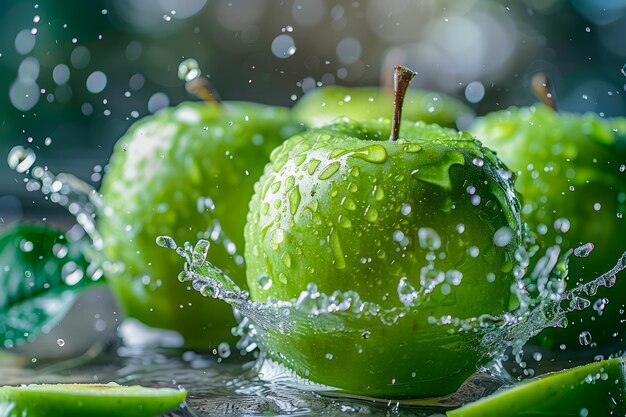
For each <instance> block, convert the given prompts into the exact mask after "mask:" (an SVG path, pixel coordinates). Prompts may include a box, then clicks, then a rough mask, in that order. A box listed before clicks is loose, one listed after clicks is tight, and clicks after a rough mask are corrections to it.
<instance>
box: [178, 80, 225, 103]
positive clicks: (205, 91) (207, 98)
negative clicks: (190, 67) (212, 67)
mask: <svg viewBox="0 0 626 417" xmlns="http://www.w3.org/2000/svg"><path fill="white" fill-rule="evenodd" d="M185 90H187V92H189V93H191V94H193V95H195V96H196V97H198V98H200V99H202V101H204V102H205V103H208V104H221V101H220V99H219V97H218V96H217V94H216V93H215V89H214V88H213V87H212V86H211V83H209V80H207V79H206V78H205V77H198V78H194V79H193V80H190V81H187V82H186V83H185Z"/></svg>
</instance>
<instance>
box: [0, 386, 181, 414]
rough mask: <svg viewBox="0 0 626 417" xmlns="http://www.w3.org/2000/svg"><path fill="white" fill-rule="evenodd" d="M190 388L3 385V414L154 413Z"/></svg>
mask: <svg viewBox="0 0 626 417" xmlns="http://www.w3.org/2000/svg"><path fill="white" fill-rule="evenodd" d="M186 396H187V391H185V390H182V389H173V388H146V387H142V386H139V385H133V386H124V385H119V384H116V383H115V382H110V383H108V384H41V385H37V384H32V385H23V386H19V387H10V386H4V387H0V416H2V417H24V416H28V417H45V416H64V417H84V416H89V417H99V416H102V417H105V416H106V417H110V416H115V417H126V416H128V417H144V416H145V417H153V416H155V415H158V414H162V413H164V412H166V411H168V410H171V409H172V408H175V407H177V406H178V405H180V404H181V403H182V402H183V400H184V399H185V397H186Z"/></svg>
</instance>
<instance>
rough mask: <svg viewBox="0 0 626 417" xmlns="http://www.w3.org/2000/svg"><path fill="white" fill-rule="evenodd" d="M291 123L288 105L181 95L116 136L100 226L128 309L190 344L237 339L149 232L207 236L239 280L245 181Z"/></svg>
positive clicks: (225, 316) (214, 253) (217, 306)
mask: <svg viewBox="0 0 626 417" xmlns="http://www.w3.org/2000/svg"><path fill="white" fill-rule="evenodd" d="M298 130H299V129H298V127H297V125H296V124H295V123H293V122H292V120H291V115H290V111H289V110H288V109H286V108H280V107H270V106H265V105H261V104H253V103H245V102H224V103H221V104H216V103H183V104H181V105H179V106H177V107H175V108H166V109H163V110H160V111H159V112H157V113H156V114H154V115H152V116H148V117H145V118H143V119H142V120H140V121H138V122H137V123H135V124H134V125H133V126H132V127H131V128H130V129H129V130H128V132H127V133H126V134H125V135H124V136H123V137H122V138H121V139H120V140H119V141H118V142H117V144H116V146H115V150H114V152H113V155H112V156H111V160H110V164H109V166H108V168H107V171H106V174H105V176H104V180H103V184H102V189H101V193H102V198H103V203H104V209H102V210H101V213H100V216H99V218H98V230H99V232H100V233H101V234H102V237H103V241H104V253H105V255H106V258H107V259H108V262H107V263H106V271H107V278H108V279H109V282H110V284H111V287H112V288H113V291H114V293H115V295H116V296H117V299H118V300H119V301H120V303H121V304H122V306H123V308H124V311H125V312H126V314H127V315H128V316H131V317H135V318H137V319H139V320H141V321H142V322H144V323H145V324H148V325H150V326H153V327H157V328H164V329H173V330H176V331H178V332H179V333H181V334H182V335H183V337H184V338H185V344H186V345H187V346H191V347H201V348H207V347H208V346H209V345H210V346H212V347H216V346H217V344H218V343H219V342H223V341H233V340H235V339H234V336H232V335H231V327H232V326H233V325H235V319H234V317H233V314H232V310H231V308H230V307H229V306H227V305H226V304H224V303H218V302H214V303H211V302H206V300H203V299H202V297H201V296H200V295H199V294H198V293H196V292H195V291H193V290H192V289H191V288H190V287H188V288H185V287H183V286H181V285H180V284H178V282H177V281H176V276H177V275H178V273H179V271H180V260H179V258H178V256H176V254H175V253H173V252H171V251H164V250H163V249H161V248H159V247H158V246H157V245H156V244H155V239H156V237H157V236H159V235H165V234H167V235H170V236H172V237H173V238H175V239H177V240H179V241H181V242H185V241H196V240H198V239H199V238H204V239H208V240H210V241H211V242H213V247H212V250H211V253H210V257H209V259H210V261H211V262H212V263H214V264H215V265H217V266H219V267H220V268H221V269H223V270H224V271H225V272H227V273H228V275H229V276H231V277H232V278H233V279H234V280H235V281H236V282H238V283H239V284H243V283H244V282H245V272H244V271H245V267H244V261H243V244H244V241H243V227H244V224H245V219H246V213H247V211H248V201H249V199H250V197H251V196H252V192H253V184H254V182H255V181H256V180H257V179H258V177H259V176H260V175H261V173H262V171H263V167H264V166H265V164H266V163H267V162H268V160H269V154H270V151H271V150H272V149H273V148H274V147H276V146H277V145H279V144H280V143H281V142H282V141H283V140H284V139H285V138H287V137H289V136H290V135H292V134H294V133H295V132H297V131H298Z"/></svg>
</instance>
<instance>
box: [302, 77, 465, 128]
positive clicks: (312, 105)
mask: <svg viewBox="0 0 626 417" xmlns="http://www.w3.org/2000/svg"><path fill="white" fill-rule="evenodd" d="M293 112H294V116H295V117H296V118H297V119H298V120H300V121H301V122H303V123H304V124H305V125H306V126H308V127H321V126H324V125H326V124H329V123H330V122H332V121H333V120H335V119H336V118H338V117H342V116H345V117H349V118H351V119H354V120H369V119H377V118H379V117H390V115H391V113H392V112H393V91H386V90H384V89H381V88H378V87H356V88H350V87H338V86H326V87H320V88H315V89H313V90H309V91H307V92H306V94H304V96H302V98H301V99H300V100H298V102H297V103H296V105H295V107H294V108H293ZM473 114H474V113H473V111H472V110H471V109H470V108H469V107H467V106H466V105H465V104H463V103H462V102H460V101H458V100H456V99H454V98H452V97H450V96H447V95H445V94H442V93H434V92H431V91H425V90H410V91H408V92H407V95H406V99H405V101H404V119H405V120H410V121H423V122H426V123H436V124H438V125H440V126H447V127H456V126H457V120H460V119H462V118H468V119H469V118H470V117H471V116H473Z"/></svg>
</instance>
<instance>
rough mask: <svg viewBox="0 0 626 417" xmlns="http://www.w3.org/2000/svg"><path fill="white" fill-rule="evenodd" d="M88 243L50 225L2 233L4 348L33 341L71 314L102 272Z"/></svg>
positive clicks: (0, 323)
mask: <svg viewBox="0 0 626 417" xmlns="http://www.w3.org/2000/svg"><path fill="white" fill-rule="evenodd" d="M86 246H87V244H86V243H85V242H82V241H70V240H68V239H67V237H66V236H65V235H64V234H63V232H61V231H59V230H55V229H51V228H49V227H44V226H38V225H27V224H22V225H18V226H17V227H14V228H12V229H10V230H7V231H5V232H4V233H2V235H0V346H4V347H6V348H11V347H13V346H15V345H19V344H23V343H25V342H27V341H30V340H33V339H34V338H36V337H37V336H39V335H40V334H42V333H45V332H47V331H49V330H50V329H52V327H54V326H55V325H56V324H57V323H58V322H59V321H61V320H62V319H63V317H65V315H66V314H67V312H68V311H69V310H70V308H71V307H72V305H73V304H74V301H75V300H76V299H77V298H78V296H79V295H80V293H81V291H82V290H84V289H85V288H87V287H90V286H91V285H93V284H95V283H96V282H97V281H98V279H99V278H100V275H101V273H100V272H99V271H98V270H97V268H94V267H93V266H90V264H89V262H88V261H87V260H86V259H85V257H84V256H83V250H84V248H86Z"/></svg>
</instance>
